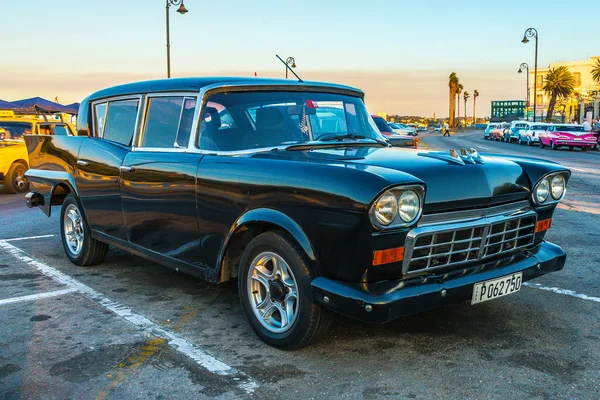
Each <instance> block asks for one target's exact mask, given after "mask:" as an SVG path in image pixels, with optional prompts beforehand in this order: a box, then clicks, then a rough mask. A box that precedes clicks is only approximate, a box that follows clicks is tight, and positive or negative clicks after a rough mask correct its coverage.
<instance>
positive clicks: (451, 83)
mask: <svg viewBox="0 0 600 400" xmlns="http://www.w3.org/2000/svg"><path fill="white" fill-rule="evenodd" d="M448 88H449V90H450V91H449V94H450V101H449V103H448V105H449V107H450V109H449V111H448V125H450V126H452V127H453V126H454V108H455V107H456V103H455V100H454V99H455V97H456V89H457V88H458V76H456V72H453V73H451V74H450V76H449V77H448Z"/></svg>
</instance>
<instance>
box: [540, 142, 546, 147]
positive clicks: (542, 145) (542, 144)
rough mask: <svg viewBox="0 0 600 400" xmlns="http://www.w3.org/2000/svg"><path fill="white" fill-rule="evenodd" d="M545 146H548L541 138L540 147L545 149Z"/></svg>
mask: <svg viewBox="0 0 600 400" xmlns="http://www.w3.org/2000/svg"><path fill="white" fill-rule="evenodd" d="M544 147H546V146H545V145H544V142H542V141H541V140H540V148H541V149H543V148H544Z"/></svg>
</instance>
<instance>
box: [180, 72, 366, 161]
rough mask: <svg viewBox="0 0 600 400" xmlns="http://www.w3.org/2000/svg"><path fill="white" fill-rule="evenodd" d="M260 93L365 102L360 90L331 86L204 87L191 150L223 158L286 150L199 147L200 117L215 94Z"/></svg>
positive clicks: (254, 84)
mask: <svg viewBox="0 0 600 400" xmlns="http://www.w3.org/2000/svg"><path fill="white" fill-rule="evenodd" d="M259 91H278V92H287V91H290V92H316V93H330V94H342V95H347V96H352V97H358V98H360V99H361V100H363V101H364V93H363V92H362V91H359V90H352V89H349V88H340V87H335V86H330V85H320V84H312V83H308V84H302V85H298V84H297V83H294V84H287V83H281V84H256V83H233V84H229V83H225V84H223V83H216V84H212V85H207V86H204V87H202V88H201V89H200V93H199V96H198V98H199V99H200V101H199V103H200V105H201V107H200V108H199V110H198V114H197V115H195V116H194V123H195V124H196V125H195V126H194V125H192V134H191V135H190V139H192V138H193V141H192V140H190V146H189V149H190V150H191V149H194V150H198V151H199V152H200V153H203V154H211V155H223V156H235V155H241V154H249V153H255V152H261V151H269V150H273V149H276V148H277V149H284V148H285V147H287V146H283V147H282V146H275V147H263V148H256V149H244V150H228V151H225V150H203V149H201V148H200V147H199V143H200V130H199V128H200V118H199V115H204V109H205V108H206V104H207V103H208V99H209V97H210V96H212V95H213V94H218V93H223V92H259Z"/></svg>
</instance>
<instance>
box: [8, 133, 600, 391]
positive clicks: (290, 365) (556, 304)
mask: <svg viewBox="0 0 600 400" xmlns="http://www.w3.org/2000/svg"><path fill="white" fill-rule="evenodd" d="M482 136H483V135H482V133H480V132H479V133H477V132H473V133H466V134H458V135H453V136H452V137H450V138H448V137H441V135H439V134H435V135H434V134H421V135H420V144H421V145H422V146H423V147H431V148H433V149H437V150H442V149H447V148H450V147H452V148H455V149H458V148H459V147H467V148H468V147H474V148H476V149H478V150H479V151H480V152H482V153H486V152H490V153H496V152H498V153H508V154H514V155H531V156H533V157H543V158H549V159H552V160H555V161H558V162H562V163H563V164H565V165H567V166H568V167H569V168H571V169H572V171H573V175H572V178H571V180H570V182H569V187H568V192H567V196H566V197H565V199H564V201H563V203H562V204H561V206H560V207H559V209H557V211H556V214H555V217H554V220H553V226H552V228H551V230H550V231H549V232H548V234H547V238H548V240H550V241H553V242H555V243H557V244H559V245H561V246H562V247H563V248H564V249H565V250H566V251H567V253H568V258H567V264H566V266H565V268H564V270H562V271H559V272H557V273H554V274H550V275H546V276H544V277H541V278H539V279H537V280H535V281H532V283H538V284H539V286H530V287H523V288H522V289H521V291H520V292H518V293H515V294H513V295H510V296H506V297H502V298H500V299H497V300H494V301H490V302H486V303H483V304H479V305H476V306H471V305H469V304H468V303H465V304H461V305H456V306H450V307H446V308H442V309H439V310H435V311H431V312H428V313H423V314H420V315H417V316H412V317H406V318H402V319H399V320H397V321H394V322H392V323H389V324H386V325H368V324H363V323H359V322H355V321H352V320H349V319H346V318H342V317H336V319H335V323H334V324H333V329H332V330H331V331H330V332H329V334H328V335H327V336H326V337H325V338H324V340H323V341H321V342H319V343H317V344H315V345H313V346H311V347H308V348H306V349H303V350H300V351H295V352H284V351H279V350H276V349H274V348H271V347H269V346H267V345H265V344H264V343H263V342H261V341H260V340H259V339H258V338H257V337H256V336H255V335H254V333H253V332H252V330H251V329H250V327H249V326H248V324H247V322H246V320H245V318H244V314H243V312H242V310H241V307H240V305H239V300H238V295H237V290H236V282H228V283H226V284H223V285H211V284H207V283H206V282H203V281H200V280H198V279H195V278H192V277H189V276H187V275H183V274H180V273H178V272H176V271H173V270H171V269H168V268H166V267H162V266H160V265H157V264H154V263H152V262H148V261H146V260H143V259H141V258H138V257H135V256H132V255H129V254H125V253H123V252H121V251H119V250H115V249H111V250H110V252H109V254H108V256H107V258H106V260H105V261H104V262H103V263H102V264H100V265H98V266H96V267H87V268H82V267H77V266H75V265H73V264H71V263H70V262H68V260H67V258H66V257H65V255H64V252H63V249H62V245H61V242H60V238H59V236H58V233H59V225H58V214H59V211H60V210H59V208H56V207H54V208H53V215H52V217H51V218H46V217H45V216H44V215H43V214H42V213H41V212H40V211H39V210H29V209H27V208H26V207H25V205H24V202H23V196H21V195H0V240H2V239H7V238H15V237H25V236H39V235H55V236H49V237H40V238H36V239H26V240H18V241H8V242H0V243H5V244H9V245H10V246H12V247H9V246H6V245H5V246H4V247H0V320H2V321H3V323H2V324H0V398H2V399H12V398H15V399H16V398H67V397H70V398H91V399H94V398H97V399H124V398H144V399H146V398H152V399H168V398H177V399H188V398H189V399H192V398H194V399H203V398H217V399H230V398H231V399H233V398H236V399H243V398H256V399H263V398H264V399H295V400H296V399H323V398H332V399H338V398H340V399H341V398H345V399H428V398H452V399H456V398H476V399H497V398H503V399H509V398H514V399H522V398H530V399H547V398H590V399H591V398H599V397H600V346H598V343H599V341H600V334H599V332H600V303H599V302H598V300H599V299H600V285H599V280H598V274H599V270H598V269H599V268H598V266H599V264H600V255H599V254H598V252H597V251H596V249H597V248H598V243H599V241H600V232H599V230H598V226H600V209H599V207H598V204H599V203H598V202H599V200H600V153H595V152H588V153H582V152H579V151H573V152H570V151H551V150H541V149H538V148H528V147H524V146H519V145H516V144H506V143H499V142H488V141H484V140H483V138H482ZM465 188H466V189H468V182H465ZM13 247H14V248H16V250H14V249H13ZM11 249H12V250H11ZM41 266H45V267H43V268H42V267H41ZM47 268H51V269H52V270H53V271H57V272H58V273H61V274H66V275H67V276H68V277H71V278H72V279H74V280H75V281H76V282H79V283H81V284H82V285H85V287H87V288H90V289H92V290H93V291H95V292H97V293H100V294H102V295H103V296H105V297H107V298H109V299H110V300H112V301H113V302H116V303H112V304H113V305H114V304H118V305H119V307H118V308H117V309H118V310H127V311H128V312H129V311H131V312H134V313H136V315H139V316H143V317H144V318H146V319H148V320H150V321H152V323H153V324H155V326H158V327H160V328H161V329H166V330H168V331H169V332H174V333H176V334H177V335H179V336H180V337H182V338H185V340H187V341H188V342H189V343H191V344H192V345H194V346H196V347H197V348H198V349H201V350H203V351H205V352H206V353H207V354H208V355H210V356H212V357H215V358H216V359H218V360H219V361H220V362H222V363H224V364H225V365H227V366H231V367H232V368H235V369H236V371H239V374H228V375H219V374H215V373H212V372H210V370H209V369H207V368H206V367H205V366H203V365H202V363H201V362H197V361H196V360H194V359H192V358H190V357H188V356H186V355H185V352H182V351H181V349H177V348H174V347H173V346H169V345H168V343H167V342H166V341H165V340H164V339H162V338H161V337H160V336H156V335H153V334H152V332H151V331H148V330H144V329H141V328H140V327H139V326H137V325H136V324H135V323H132V322H131V321H132V320H131V318H123V317H121V316H119V315H117V314H115V312H114V311H111V309H109V308H107V307H106V304H100V303H99V302H97V301H94V299H93V298H90V297H89V296H86V295H85V294H82V293H80V292H77V291H75V292H65V293H63V292H60V291H61V290H68V289H69V287H71V286H69V285H65V284H63V283H61V282H58V281H57V280H56V279H55V278H53V277H52V276H49V275H48V274H47V272H48V270H47ZM44 271H46V274H44ZM543 288H548V289H549V288H557V289H556V290H555V291H549V290H545V289H543ZM569 291H570V292H569ZM557 292H558V293H557ZM43 293H51V294H54V295H53V296H52V297H47V298H34V299H33V300H31V299H29V298H26V299H25V300H21V301H19V302H13V303H6V302H4V303H3V302H2V300H6V299H15V298H17V299H19V298H24V296H40V294H43ZM575 295H579V297H577V296H575ZM27 299H29V300H27ZM109 305H110V304H109ZM247 378H249V379H251V382H254V383H256V385H257V387H256V388H253V390H254V392H253V393H251V391H248V390H246V387H245V386H244V385H243V384H240V382H244V381H245V380H246V379H247Z"/></svg>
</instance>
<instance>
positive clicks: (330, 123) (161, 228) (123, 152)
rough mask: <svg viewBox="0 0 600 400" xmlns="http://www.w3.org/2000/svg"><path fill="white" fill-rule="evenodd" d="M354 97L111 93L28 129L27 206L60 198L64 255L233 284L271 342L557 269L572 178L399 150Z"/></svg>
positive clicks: (304, 340) (323, 92)
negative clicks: (558, 221) (135, 263)
mask: <svg viewBox="0 0 600 400" xmlns="http://www.w3.org/2000/svg"><path fill="white" fill-rule="evenodd" d="M363 97H364V94H363V93H362V92H361V91H360V90H357V89H354V88H351V87H346V86H339V85H332V84H323V83H309V82H292V81H288V80H264V79H257V78H255V79H246V78H187V79H168V80H158V81H151V82H139V83H132V84H126V85H122V86H117V87H113V88H109V89H105V90H101V91H99V92H97V93H94V94H93V95H91V96H89V97H88V98H86V99H85V100H84V101H83V102H82V103H81V108H80V110H79V119H78V126H77V129H78V136H76V137H62V136H40V135H36V136H28V137H26V142H27V146H28V151H29V159H30V163H31V169H30V170H29V171H28V172H27V178H28V179H29V180H30V181H31V182H32V192H31V193H29V194H28V195H27V197H26V200H27V203H28V205H29V206H30V207H33V206H37V207H40V208H41V209H42V210H43V211H44V212H45V213H46V214H47V215H50V211H51V206H53V205H54V206H61V219H60V221H61V223H60V229H61V237H62V241H63V245H64V249H65V253H66V256H67V257H68V258H69V259H70V260H71V261H72V262H74V263H75V264H78V265H84V266H85V265H94V264H97V263H100V262H102V260H103V259H104V257H105V255H106V252H107V250H108V246H109V245H113V246H116V247H119V248H122V249H125V250H127V251H130V252H131V253H133V254H136V255H138V256H141V257H146V258H148V259H151V260H153V261H156V262H158V263H161V264H164V265H166V266H169V267H172V268H175V269H177V270H178V271H182V272H186V273H189V274H192V275H195V276H197V277H200V278H203V279H207V280H209V281H211V282H223V281H227V280H229V279H232V278H237V280H238V284H239V295H240V300H241V303H242V305H243V309H244V312H245V314H246V316H247V318H248V321H249V322H250V325H251V326H252V328H253V329H254V331H255V332H256V333H257V334H258V336H260V338H261V339H263V340H264V341H265V342H267V343H269V344H271V345H273V346H277V347H280V348H286V349H291V348H299V347H301V346H304V345H307V344H308V343H310V342H311V341H313V340H315V339H316V338H317V337H318V336H319V335H321V334H323V333H324V332H325V331H326V329H327V327H328V324H329V321H330V314H329V311H334V312H338V313H342V314H345V315H347V316H350V317H353V318H357V319H359V320H363V321H370V322H379V323H382V322H386V321H390V320H392V319H395V318H398V317H400V316H404V315H407V314H412V313H416V312H420V311H423V310H428V309H431V308H434V307H439V306H443V305H445V304H449V303H457V302H463V301H470V302H471V303H472V304H476V303H479V302H481V301H486V300H490V299H493V298H497V297H500V296H503V295H506V294H509V293H513V292H515V291H517V290H519V289H520V287H521V283H522V282H524V281H527V280H530V279H533V278H535V277H538V276H540V275H544V274H547V273H549V272H552V271H557V270H560V269H561V268H562V267H563V265H564V263H565V259H566V255H565V253H564V252H563V250H562V249H560V248H559V247H558V246H556V245H554V244H551V243H548V242H546V241H544V235H545V233H546V230H547V229H548V228H549V227H550V222H551V218H552V214H553V212H554V209H555V207H556V204H557V203H558V202H559V201H560V200H561V199H562V197H563V196H564V193H565V186H566V183H567V180H568V179H569V176H570V171H569V170H568V169H566V168H564V167H563V166H561V165H559V164H555V163H552V162H548V161H542V160H535V159H529V158H522V157H504V156H482V155H480V154H478V153H477V151H475V150H473V149H470V150H467V149H459V150H452V149H450V150H449V151H444V152H421V151H419V150H418V149H400V148H392V147H390V145H389V143H388V142H386V140H385V138H384V137H383V136H382V135H381V134H380V132H379V131H378V130H377V127H376V126H375V125H374V123H373V120H372V119H371V117H370V116H369V113H368V112H367V110H366V108H365V106H364V103H363Z"/></svg>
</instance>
